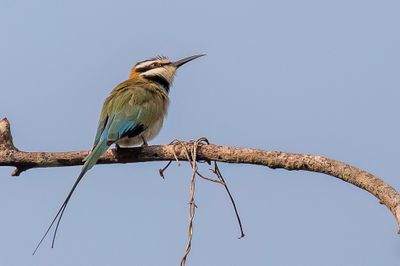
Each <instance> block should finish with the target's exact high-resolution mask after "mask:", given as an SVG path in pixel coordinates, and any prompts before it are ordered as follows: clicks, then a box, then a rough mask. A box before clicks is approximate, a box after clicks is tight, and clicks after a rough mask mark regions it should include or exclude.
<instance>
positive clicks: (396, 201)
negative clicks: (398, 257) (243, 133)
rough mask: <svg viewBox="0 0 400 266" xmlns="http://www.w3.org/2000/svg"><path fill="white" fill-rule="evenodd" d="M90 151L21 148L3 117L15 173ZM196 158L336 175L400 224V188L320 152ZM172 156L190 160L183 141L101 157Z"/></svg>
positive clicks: (222, 151) (1, 127)
mask: <svg viewBox="0 0 400 266" xmlns="http://www.w3.org/2000/svg"><path fill="white" fill-rule="evenodd" d="M184 143H185V146H186V147H187V148H188V149H189V150H192V149H193V145H194V142H193V141H189V142H184ZM87 154H88V151H73V152H24V151H19V150H18V149H16V148H15V147H14V144H13V142H12V136H11V132H10V124H9V122H8V120H7V119H2V120H0V166H14V167H16V168H17V169H19V170H17V171H16V172H14V174H15V175H18V174H19V173H21V172H22V171H24V170H28V169H31V168H39V167H60V166H73V165H82V159H83V158H85V157H86V155H87ZM175 156H176V157H175ZM196 159H197V160H198V161H200V160H202V161H203V160H204V161H218V162H225V163H239V164H255V165H263V166H267V167H269V168H272V169H277V168H281V169H286V170H289V171H292V170H305V171H311V172H318V173H323V174H327V175H330V176H334V177H336V178H339V179H341V180H343V181H345V182H347V183H350V184H353V185H355V186H357V187H359V188H361V189H363V190H366V191H368V192H369V193H371V194H372V195H374V196H375V197H376V198H378V199H379V202H381V203H382V204H384V205H386V206H387V207H388V208H389V210H390V211H391V212H392V214H393V215H394V217H395V219H396V221H397V224H398V225H400V195H399V194H398V192H397V191H396V190H395V189H394V188H393V187H391V186H390V185H388V184H386V183H385V182H383V181H382V180H381V179H379V178H378V177H376V176H374V175H372V174H370V173H368V172H366V171H364V170H361V169H358V168H356V167H353V166H351V165H349V164H346V163H343V162H340V161H336V160H332V159H329V158H326V157H323V156H318V155H310V154H295V153H286V152H279V151H264V150H259V149H249V148H237V147H226V146H218V145H213V144H199V145H198V147H197V154H196ZM171 160H180V161H187V160H188V158H187V155H186V152H185V150H184V148H183V147H182V145H174V144H169V145H155V146H149V147H137V148H132V149H126V150H124V151H122V152H118V153H117V152H116V151H115V150H109V151H108V152H107V153H106V154H105V155H104V156H103V157H101V158H100V160H99V162H98V163H99V164H112V163H137V162H149V161H171Z"/></svg>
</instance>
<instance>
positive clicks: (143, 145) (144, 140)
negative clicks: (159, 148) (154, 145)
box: [141, 136, 149, 147]
mask: <svg viewBox="0 0 400 266" xmlns="http://www.w3.org/2000/svg"><path fill="white" fill-rule="evenodd" d="M141 138H142V141H143V144H142V146H141V147H147V146H149V144H148V143H147V141H146V139H145V138H144V137H143V136H141Z"/></svg>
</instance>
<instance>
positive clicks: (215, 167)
mask: <svg viewBox="0 0 400 266" xmlns="http://www.w3.org/2000/svg"><path fill="white" fill-rule="evenodd" d="M213 172H214V173H215V174H216V175H217V176H218V178H219V179H220V180H221V182H222V184H223V186H224V187H225V190H226V192H227V193H228V195H229V198H230V199H231V202H232V205H233V209H234V210H235V214H236V219H237V221H238V223H239V227H240V237H239V239H241V238H243V237H244V236H245V234H244V231H243V226H242V221H241V220H240V215H239V212H238V210H237V207H236V203H235V200H234V199H233V197H232V194H231V192H230V191H229V188H228V185H227V184H226V182H225V179H224V177H223V176H222V173H221V171H220V170H219V167H218V164H217V162H214V171H213Z"/></svg>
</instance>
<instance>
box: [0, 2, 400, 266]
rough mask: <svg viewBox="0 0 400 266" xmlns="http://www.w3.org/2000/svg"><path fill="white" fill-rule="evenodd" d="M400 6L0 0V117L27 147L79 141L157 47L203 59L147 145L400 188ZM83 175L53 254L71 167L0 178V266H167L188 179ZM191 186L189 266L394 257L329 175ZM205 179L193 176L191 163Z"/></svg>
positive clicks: (239, 173) (368, 216) (230, 177)
mask: <svg viewBox="0 0 400 266" xmlns="http://www.w3.org/2000/svg"><path fill="white" fill-rule="evenodd" d="M399 14H400V2H399V1H397V0H396V1H395V0H393V1H372V0H360V1H355V0H345V1H344V0H336V1H317V0H315V1H310V0H305V1H296V0H286V1H285V0H284V1H209V0H203V1H127V0H126V1H100V0H96V1H77V0H71V1H54V0H51V1H50V0H49V1H19V0H1V2H0V38H1V42H0V58H1V60H0V73H1V74H0V88H1V89H0V92H1V93H0V117H7V118H8V119H9V120H10V121H11V126H12V133H13V136H14V142H15V145H16V146H17V147H18V148H19V149H22V150H27V151H73V150H84V149H86V150H87V149H90V148H91V145H92V143H93V139H94V135H95V131H96V127H97V121H98V114H99V112H100V109H101V106H102V103H103V100H104V99H105V97H106V96H107V95H108V94H109V92H110V91H111V90H112V89H113V88H114V87H115V86H116V85H117V84H118V83H119V82H122V81H124V80H125V79H126V78H127V76H128V74H129V71H130V69H131V67H132V66H133V65H134V64H135V63H136V62H137V61H140V60H144V59H147V58H150V57H153V56H155V55H167V56H169V57H170V58H171V59H173V60H177V59H180V58H183V57H185V56H189V55H193V54H198V53H206V54H207V56H206V57H203V58H201V59H197V60H195V61H193V62H191V63H189V64H187V65H185V66H184V67H182V69H180V70H179V72H178V75H177V77H176V79H175V83H174V86H173V87H172V89H171V93H170V97H171V105H170V108H169V115H168V118H167V120H166V122H165V126H164V128H163V129H162V131H161V133H160V134H159V136H158V137H157V138H156V139H155V140H153V141H152V142H151V144H165V143H169V142H170V141H171V140H173V139H176V138H178V139H181V140H189V139H197V138H199V137H202V136H206V137H207V138H208V139H209V140H210V141H211V142H212V143H216V144H220V145H229V146H240V147H253V148H259V149H266V150H279V151H287V152H296V153H311V154H319V155H323V156H327V157H329V158H334V159H337V160H341V161H344V162H347V163H350V164H352V165H354V166H356V167H359V168H362V169H365V170H367V171H369V172H371V173H373V174H376V175H377V176H379V177H381V178H382V179H383V180H384V181H386V182H387V183H389V184H391V185H392V186H393V187H395V188H397V189H400V175H399V173H398V165H399V156H398V154H399V153H398V151H399V149H400V144H399V135H400V125H399V122H398V121H399V119H398V117H399V112H400V107H399V103H398V102H399V99H400V93H399V88H400V75H399V73H400V49H399V47H400V34H399V29H400V16H399ZM163 166H164V163H163V162H156V163H154V162H153V163H137V164H126V165H122V164H117V165H107V166H96V167H94V169H92V170H91V171H90V172H89V173H88V174H87V176H86V178H84V180H83V181H82V182H81V183H80V186H79V187H78V189H77V190H76V193H75V194H74V196H73V198H72V200H71V202H70V204H69V206H68V209H67V211H66V213H65V216H64V218H63V221H62V224H61V227H60V230H59V234H58V239H57V242H56V246H55V248H54V249H51V248H50V245H51V237H50V238H47V239H46V241H45V242H44V243H43V245H42V247H41V248H40V249H39V251H38V253H37V255H35V256H33V257H32V256H31V254H32V251H33V250H34V248H35V246H36V244H37V242H38V241H39V240H40V238H41V236H42V234H43V233H44V231H45V229H46V228H47V226H48V224H49V223H50V221H51V219H52V218H53V215H54V214H55V213H56V211H57V210H58V208H59V206H60V204H61V202H62V201H63V200H64V197H65V196H66V194H67V192H68V191H69V189H70V188H71V186H72V184H73V182H74V181H75V178H76V176H77V175H78V173H79V170H80V167H66V168H53V169H33V170H29V171H27V172H24V173H23V174H22V175H21V176H20V177H10V173H11V171H12V168H6V167H2V168H0V177H1V178H0V212H1V218H0V265H4V266H14V265H15V266H19V265H24V266H29V265H40V266H67V265H75V266H80V265H83V266H91V265H96V266H103V265H104V266H108V265H139V266H141V265H144V266H148V265H154V266H159V265H178V264H179V262H180V259H181V257H182V255H183V253H184V248H185V245H186V241H187V239H186V232H187V216H188V214H187V209H188V205H187V202H188V186H189V178H190V169H189V167H188V166H187V164H185V163H182V165H181V166H180V167H177V166H176V164H172V166H171V167H170V168H169V169H168V171H167V173H166V179H165V180H162V179H161V178H160V176H159V175H158V169H159V168H161V167H163ZM220 168H221V170H222V171H223V173H224V175H225V178H226V180H227V181H228V182H229V186H230V189H231V191H232V193H233V195H234V197H235V199H236V203H237V205H238V208H239V211H240V214H241V217H242V222H243V225H244V229H245V233H246V237H245V238H244V239H242V240H238V239H237V237H238V236H239V229H238V226H237V223H236V220H235V216H234V212H233V209H232V207H231V205H230V202H229V199H228V197H227V195H226V193H225V192H224V189H223V187H221V186H218V185H215V184H213V183H209V182H205V181H202V180H198V181H199V182H198V187H197V205H198V206H199V208H198V209H197V212H196V218H195V228H194V229H195V232H194V239H193V248H192V252H191V254H190V255H189V259H188V265H191V266H196V265H197V266H203V265H211V266H213V265H222V266H225V265H226V266H236V265H305V266H312V265H318V266H319V265H332V266H333V265H351V266H354V265H389V266H391V265H399V263H400V236H399V235H397V234H396V232H397V226H396V223H395V220H394V218H393V217H392V215H391V213H390V212H389V210H388V209H387V208H386V207H385V206H382V205H380V204H379V203H378V200H377V199H376V198H374V197H373V196H372V195H370V194H368V193H367V192H365V191H363V190H361V189H358V188H356V187H354V186H352V185H349V184H347V183H345V182H342V181H340V180H338V179H335V178H333V177H330V176H326V175H322V174H316V173H309V172H288V171H285V170H271V169H268V168H265V167H259V166H246V165H226V164H225V165H224V164H221V165H220ZM203 171H205V172H206V171H207V167H204V168H203Z"/></svg>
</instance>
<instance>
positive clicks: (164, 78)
mask: <svg viewBox="0 0 400 266" xmlns="http://www.w3.org/2000/svg"><path fill="white" fill-rule="evenodd" d="M201 56H203V54H201V55H194V56H190V57H186V58H184V59H181V60H178V61H175V62H171V61H170V60H169V59H168V58H167V57H156V58H152V59H149V60H145V61H141V62H139V63H137V64H136V65H135V66H134V67H133V69H132V71H131V73H130V75H129V78H128V79H127V80H126V81H124V82H122V83H120V84H119V85H118V86H117V87H115V88H114V89H113V90H112V92H111V94H110V96H108V97H107V99H106V100H105V102H104V104H103V109H102V110H101V114H100V121H99V124H98V128H97V133H96V138H95V141H94V144H93V148H92V150H91V151H90V153H89V155H88V156H87V157H86V158H85V159H84V165H83V167H82V170H81V172H80V174H79V176H78V178H77V179H76V181H75V183H74V185H73V186H72V188H71V190H70V192H69V193H68V195H67V197H66V199H65V200H64V202H63V204H62V205H61V207H60V209H59V210H58V212H57V214H56V216H55V217H54V219H53V221H52V222H51V224H50V226H49V227H48V229H47V230H46V232H45V234H44V235H43V237H42V239H41V240H40V242H39V244H38V245H37V247H36V249H35V251H34V252H33V254H35V252H36V251H37V249H38V248H39V246H40V245H41V243H42V242H43V240H44V239H45V237H46V236H47V234H48V233H49V231H50V229H51V227H52V226H53V225H54V224H56V228H55V230H54V235H53V241H52V245H51V246H52V247H53V246H54V241H55V238H56V235H57V230H58V227H59V225H60V221H61V218H62V216H63V214H64V211H65V208H66V207H67V204H68V202H69V200H70V199H71V196H72V194H73V192H74V190H75V188H76V186H77V185H78V183H79V181H81V179H82V177H83V176H84V175H85V173H86V172H87V171H88V170H89V169H90V168H92V167H93V166H94V165H95V164H96V162H97V160H98V159H99V158H100V156H101V155H103V154H104V153H105V152H106V151H107V150H108V148H109V147H110V146H111V145H112V144H115V145H116V146H117V148H119V147H122V148H123V147H131V146H135V145H138V144H141V143H142V144H143V145H147V141H150V140H151V139H153V138H154V137H155V136H156V135H157V134H158V132H159V131H160V129H161V127H162V125H163V121H164V118H165V116H166V114H167V108H168V102H169V99H168V93H169V89H170V86H171V85H172V81H173V79H174V76H175V73H176V70H177V69H178V68H179V67H180V66H182V65H184V64H186V63H187V62H189V61H192V60H194V59H196V58H198V57H201ZM56 221H57V223H56Z"/></svg>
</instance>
